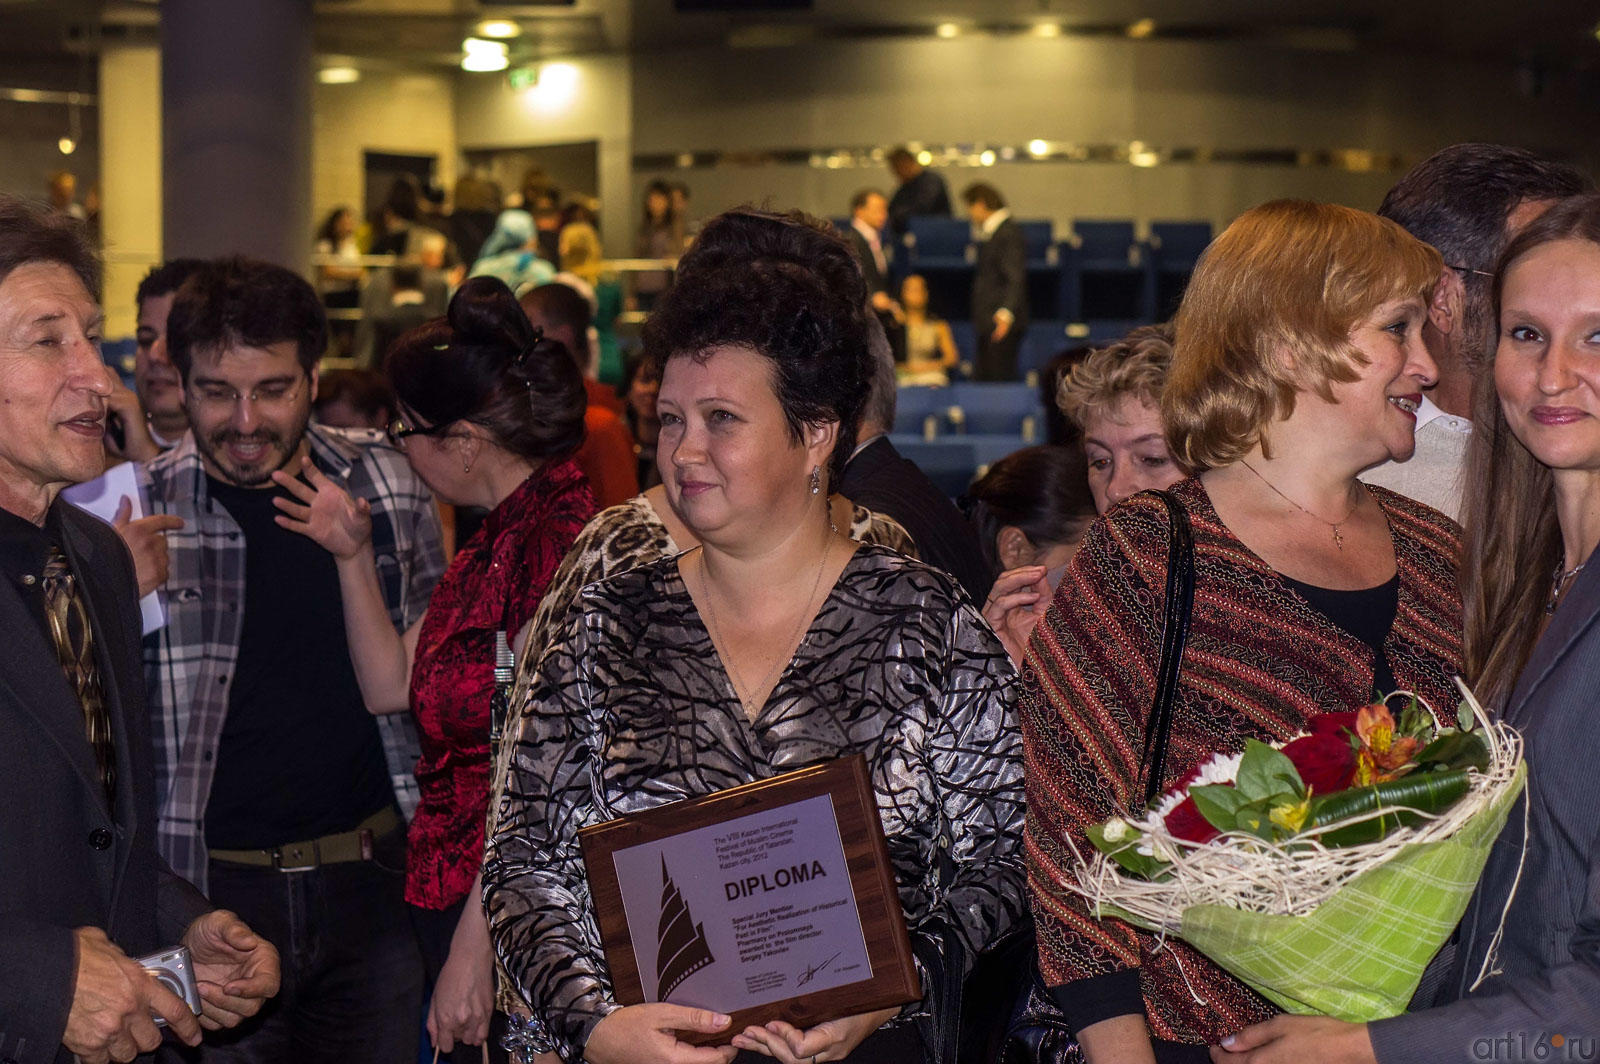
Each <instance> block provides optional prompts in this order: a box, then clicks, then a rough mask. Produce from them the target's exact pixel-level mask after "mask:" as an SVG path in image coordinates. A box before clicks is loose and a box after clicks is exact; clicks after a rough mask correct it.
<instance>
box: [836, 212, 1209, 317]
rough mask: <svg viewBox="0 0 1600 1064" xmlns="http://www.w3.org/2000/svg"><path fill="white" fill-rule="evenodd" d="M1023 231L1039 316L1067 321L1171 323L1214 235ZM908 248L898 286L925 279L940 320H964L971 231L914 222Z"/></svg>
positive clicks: (1191, 229)
mask: <svg viewBox="0 0 1600 1064" xmlns="http://www.w3.org/2000/svg"><path fill="white" fill-rule="evenodd" d="M835 224H836V225H843V226H848V224H849V222H848V220H844V219H838V220H836V221H835ZM1017 224H1018V226H1019V227H1020V228H1021V229H1022V236H1023V242H1024V246H1025V248H1026V252H1027V263H1028V274H1029V283H1028V289H1029V301H1030V303H1031V305H1032V308H1033V313H1034V314H1035V316H1038V317H1041V318H1044V317H1049V318H1059V319H1062V320H1065V321H1087V320H1091V319H1101V318H1109V319H1130V318H1132V319H1140V320H1145V321H1154V320H1157V319H1158V318H1164V317H1166V316H1168V313H1169V312H1170V310H1171V308H1172V305H1173V303H1174V302H1175V300H1176V298H1177V296H1178V295H1179V294H1181V292H1182V289H1183V285H1184V284H1185V283H1186V281H1187V279H1188V276H1189V274H1190V273H1192V272H1193V270H1194V267H1195V263H1196V262H1198V261H1199V258H1200V254H1201V252H1203V251H1204V250H1205V248H1206V246H1207V245H1208V244H1210V243H1211V235H1212V231H1211V223H1210V222H1152V223H1151V225H1150V233H1149V237H1148V238H1147V239H1144V240H1141V239H1139V238H1138V236H1137V234H1136V230H1135V227H1134V223H1133V222H1132V221H1109V220H1089V219H1079V220H1076V221H1074V222H1073V225H1072V234H1071V235H1070V236H1069V237H1067V238H1066V239H1064V240H1057V239H1056V234H1055V226H1054V223H1052V222H1049V221H1023V220H1020V219H1019V220H1018V222H1017ZM903 243H904V247H903V248H902V249H900V250H899V253H898V254H897V255H896V256H895V260H894V262H893V263H892V264H891V271H890V272H891V274H892V275H893V278H894V279H895V280H898V279H899V278H901V277H904V276H905V275H906V274H909V273H918V274H921V275H923V276H924V277H925V278H927V280H928V288H929V296H930V300H931V302H932V304H933V306H934V309H935V310H936V311H937V312H938V313H941V314H944V315H946V316H950V317H953V316H955V315H957V314H962V313H965V305H964V304H965V297H964V293H965V292H966V289H967V286H968V285H970V283H971V273H972V269H973V264H974V263H975V262H976V260H977V251H976V247H975V245H974V244H973V242H972V229H971V226H970V225H968V223H967V222H965V221H963V220H960V219H955V218H912V219H911V222H910V232H908V233H907V234H906V235H905V237H904V238H903Z"/></svg>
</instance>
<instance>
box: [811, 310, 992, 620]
mask: <svg viewBox="0 0 1600 1064" xmlns="http://www.w3.org/2000/svg"><path fill="white" fill-rule="evenodd" d="M873 333H874V335H873V341H872V348H873V356H874V359H875V360H876V366H875V367H874V370H873V374H872V386H871V389H870V391H869V392H868V393H867V405H866V409H865V410H863V411H862V413H861V428H860V430H859V431H858V432H857V433H856V441H857V442H856V449H855V453H854V454H852V455H851V456H850V460H849V461H848V462H846V463H845V467H844V475H843V476H842V477H840V478H839V489H838V490H839V494H840V495H843V496H844V497H845V498H847V499H849V500H850V501H851V502H853V503H855V504H857V505H858V506H865V507H866V508H867V509H869V510H874V511H876V512H878V513H881V514H888V515H889V516H890V517H892V518H894V519H895V520H896V521H899V522H900V524H901V526H902V527H903V528H904V529H905V530H906V532H907V533H909V534H910V536H911V541H912V542H913V543H915V544H916V545H917V556H918V557H920V558H921V559H922V560H923V561H925V562H927V563H928V564H929V565H932V566H934V567H935V568H938V569H943V570H944V571H945V572H947V573H949V574H950V575H951V576H953V577H955V578H956V579H957V580H958V581H960V583H961V586H962V587H964V588H965V589H966V591H967V595H968V596H969V597H970V598H971V599H972V604H973V605H974V606H976V607H979V608H980V609H981V608H982V605H983V600H984V597H985V596H987V595H988V594H989V587H990V585H992V584H993V583H994V577H993V576H992V575H991V574H990V573H989V570H988V568H987V567H986V566H985V565H984V563H983V552H982V550H981V549H979V547H978V536H977V533H975V532H974V531H973V530H972V524H971V522H969V521H968V520H967V519H966V518H965V517H963V516H962V514H961V511H960V510H958V509H956V507H955V504H954V503H952V502H951V501H950V497H949V496H948V495H946V494H945V493H944V492H942V491H940V490H939V487H938V485H936V484H935V483H934V482H933V481H931V480H929V479H928V475H927V474H926V473H924V472H923V471H922V470H920V469H918V468H917V467H916V465H915V464H914V463H912V462H910V461H908V460H907V459H906V458H905V457H903V456H902V455H901V454H900V452H899V451H897V450H895V449H894V444H893V443H891V442H889V436H888V433H889V430H890V429H891V428H892V427H893V426H894V406H895V379H894V359H893V357H892V356H891V354H890V353H889V344H888V341H887V340H886V339H885V338H884V336H883V334H882V333H881V332H879V331H878V330H876V329H875V330H873Z"/></svg>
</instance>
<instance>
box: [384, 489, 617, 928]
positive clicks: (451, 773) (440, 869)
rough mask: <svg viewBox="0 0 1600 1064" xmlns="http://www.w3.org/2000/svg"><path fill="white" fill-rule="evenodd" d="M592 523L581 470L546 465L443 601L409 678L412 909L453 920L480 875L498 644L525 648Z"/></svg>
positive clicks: (443, 585) (499, 518)
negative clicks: (413, 790) (414, 744)
mask: <svg viewBox="0 0 1600 1064" xmlns="http://www.w3.org/2000/svg"><path fill="white" fill-rule="evenodd" d="M594 512H595V505H594V495H593V493H592V492H591V491H590V490H589V482H588V481H587V480H586V479H585V478H584V475H583V473H582V472H580V471H579V469H578V467H577V465H575V464H574V463H573V462H572V461H570V460H567V461H561V462H553V463H547V464H546V465H544V466H542V467H540V468H539V469H538V470H537V471H535V472H534V474H533V475H532V476H530V477H529V478H528V479H527V480H525V481H523V483H522V485H521V486H520V487H518V488H517V490H516V491H514V492H512V493H511V494H510V495H509V496H507V498H506V499H505V501H504V502H502V503H501V504H500V505H499V506H497V507H495V509H494V511H493V512H492V513H490V514H489V517H488V519H487V520H485V521H484V523H483V527H482V528H481V529H479V530H478V533H477V534H476V535H475V536H473V537H472V538H471V539H470V540H468V541H467V543H466V545H465V546H464V547H462V548H461V550H460V551H459V552H458V553H457V554H456V556H455V560H454V561H452V562H451V563H450V568H449V569H447V570H445V574H444V576H443V577H442V578H441V579H440V581H439V585H438V587H436V588H435V589H434V592H433V598H432V599H431V600H430V601H429V603H428V612H427V615H426V616H425V617H424V618H423V621H422V631H421V633H420V634H419V638H418V640H417V655H416V663H415V665H414V666H413V668H412V670H411V712H412V713H413V714H414V715H415V717H416V720H417V731H418V732H419V733H420V738H421V740H422V757H421V758H420V759H419V760H418V761H417V782H418V784H419V786H420V788H421V792H422V801H421V803H420V804H419V805H418V807H417V814H416V816H415V817H414V818H413V819H412V821H411V834H410V846H409V848H408V852H407V855H406V901H408V902H410V903H411V904H413V905H416V906H419V907H421V908H424V909H448V908H449V907H450V906H452V905H454V904H455V903H456V902H458V901H460V900H461V899H462V898H464V897H465V896H466V894H467V891H468V890H469V889H470V888H471V887H472V880H473V879H474V878H475V877H476V876H477V874H478V867H479V865H480V864H481V863H482V861H483V829H484V819H485V816H486V815H487V813H488V807H489V772H490V763H489V761H490V758H489V699H490V695H491V694H492V693H493V691H494V633H495V632H497V631H502V630H503V631H504V632H505V633H506V635H507V638H510V639H515V638H516V634H517V632H518V631H519V630H520V629H521V628H522V626H523V625H524V624H525V623H527V621H528V619H529V618H531V617H532V616H533V613H534V610H536V609H537V608H538V606H539V601H540V600H541V599H542V598H544V593H545V589H546V588H547V587H549V586H550V580H551V578H552V577H553V576H554V575H555V571H556V567H557V566H558V565H560V564H561V559H562V558H563V557H565V556H566V553H567V550H568V548H570V547H571V546H572V542H573V540H575V539H577V537H578V533H579V532H580V531H582V529H583V526H584V524H585V523H586V522H587V521H588V520H589V518H590V517H592V516H594Z"/></svg>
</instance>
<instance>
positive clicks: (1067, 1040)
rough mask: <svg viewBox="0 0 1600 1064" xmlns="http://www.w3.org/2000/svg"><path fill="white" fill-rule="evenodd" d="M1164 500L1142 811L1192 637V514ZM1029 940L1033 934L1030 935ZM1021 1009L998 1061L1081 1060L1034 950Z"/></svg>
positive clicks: (1160, 761)
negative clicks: (1163, 561)
mask: <svg viewBox="0 0 1600 1064" xmlns="http://www.w3.org/2000/svg"><path fill="white" fill-rule="evenodd" d="M1156 494H1157V495H1159V496H1160V497H1161V501H1162V502H1163V503H1165V504H1166V507H1167V516H1168V518H1169V519H1170V525H1171V529H1172V532H1171V539H1170V542H1169V543H1168V545H1167V598H1166V604H1165V607H1164V610H1163V613H1162V619H1161V660H1160V663H1159V664H1158V666H1157V668H1156V697H1155V703H1154V705H1152V706H1151V709H1150V723H1149V726H1148V727H1146V729H1145V733H1144V752H1143V754H1142V756H1141V758H1140V764H1139V774H1140V776H1141V777H1142V778H1143V779H1144V802H1143V805H1142V806H1141V807H1140V808H1139V809H1134V810H1130V812H1132V813H1133V814H1134V815H1136V816H1137V815H1142V812H1143V809H1145V808H1148V807H1149V805H1150V803H1151V802H1153V801H1155V799H1156V796H1157V795H1158V794H1160V793H1161V780H1162V777H1163V776H1165V774H1166V766H1167V740H1168V738H1169V737H1170V735H1171V733H1172V704H1173V702H1175V701H1176V700H1177V695H1178V673H1179V672H1180V671H1181V669H1182V666H1183V648H1184V644H1185V643H1187V642H1188V639H1189V614H1190V612H1191V610H1192V609H1193V607H1194V537H1193V535H1192V533H1191V532H1190V529H1189V515H1188V514H1187V513H1186V512H1185V511H1184V509H1183V505H1182V504H1181V503H1179V502H1178V500H1177V499H1176V498H1175V497H1174V496H1173V495H1171V494H1170V493H1168V492H1165V491H1160V492H1156ZM1028 937H1029V939H1030V942H1031V940H1032V938H1033V936H1032V934H1031V933H1030V934H1029V936H1028ZM1022 993H1023V994H1024V995H1026V996H1025V997H1024V999H1023V1003H1022V1008H1021V1011H1020V1012H1018V1013H1016V1016H1017V1018H1016V1020H1015V1021H1013V1022H1012V1024H1011V1026H1010V1028H1009V1029H1008V1030H1007V1031H1006V1039H1005V1042H1004V1044H1003V1045H1002V1047H1001V1050H1000V1056H999V1061H998V1064H1082V1061H1083V1051H1082V1050H1081V1049H1080V1048H1079V1047H1078V1040H1077V1039H1076V1038H1075V1037H1074V1036H1073V1033H1072V1028H1071V1026H1070V1025H1068V1023H1067V1018H1066V1016H1065V1015H1064V1014H1063V1013H1062V1011H1061V1010H1060V1009H1059V1008H1057V1007H1056V1003H1055V1001H1054V999H1052V998H1051V996H1050V988H1049V987H1048V986H1046V985H1045V981H1044V976H1043V975H1042V974H1041V973H1040V971H1039V955H1038V950H1037V948H1036V947H1035V948H1034V949H1033V950H1031V951H1030V960H1029V963H1028V966H1027V979H1026V982H1025V984H1024V986H1023V987H1022Z"/></svg>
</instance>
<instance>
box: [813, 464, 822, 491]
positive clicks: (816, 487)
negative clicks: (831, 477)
mask: <svg viewBox="0 0 1600 1064" xmlns="http://www.w3.org/2000/svg"><path fill="white" fill-rule="evenodd" d="M811 494H813V495H821V494H822V467H821V466H812V467H811Z"/></svg>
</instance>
